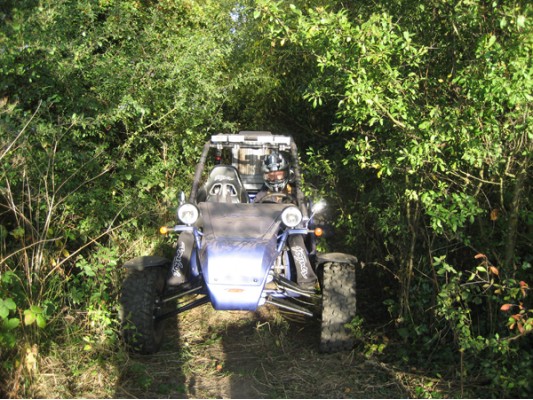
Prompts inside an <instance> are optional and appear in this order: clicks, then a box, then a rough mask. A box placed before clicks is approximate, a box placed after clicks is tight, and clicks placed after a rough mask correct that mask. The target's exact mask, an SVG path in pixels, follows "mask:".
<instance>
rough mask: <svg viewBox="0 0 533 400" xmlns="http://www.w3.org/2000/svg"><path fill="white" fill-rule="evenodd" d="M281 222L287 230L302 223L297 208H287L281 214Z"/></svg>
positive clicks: (300, 214)
mask: <svg viewBox="0 0 533 400" xmlns="http://www.w3.org/2000/svg"><path fill="white" fill-rule="evenodd" d="M281 220H282V221H283V223H284V224H285V225H286V226H288V227H289V228H294V227H296V226H298V224H300V222H302V212H301V211H300V210H299V209H298V207H294V206H291V207H287V208H286V209H285V210H283V212H282V213H281Z"/></svg>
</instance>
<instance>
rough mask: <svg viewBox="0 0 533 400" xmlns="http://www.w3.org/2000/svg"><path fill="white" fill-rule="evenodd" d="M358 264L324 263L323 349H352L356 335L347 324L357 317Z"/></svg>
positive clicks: (321, 341)
mask: <svg viewBox="0 0 533 400" xmlns="http://www.w3.org/2000/svg"><path fill="white" fill-rule="evenodd" d="M355 311H356V297H355V265H353V264H347V263H336V262H330V263H326V264H325V265H324V270H323V282H322V324H321V325H322V326H321V332H320V351H322V352H325V353H333V352H336V351H342V350H350V349H351V348H352V347H353V345H354V337H353V334H352V333H351V332H350V330H349V329H347V328H346V327H345V324H347V323H350V322H351V321H352V319H353V318H354V317H355Z"/></svg>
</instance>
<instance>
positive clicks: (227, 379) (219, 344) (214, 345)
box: [115, 306, 409, 398]
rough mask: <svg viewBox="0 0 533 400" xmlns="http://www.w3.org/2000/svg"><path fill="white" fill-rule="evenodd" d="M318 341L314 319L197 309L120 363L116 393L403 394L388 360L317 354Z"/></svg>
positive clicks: (268, 312) (244, 395) (219, 395)
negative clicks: (156, 345) (158, 341)
mask: <svg viewBox="0 0 533 400" xmlns="http://www.w3.org/2000/svg"><path fill="white" fill-rule="evenodd" d="M169 325H170V324H169ZM317 342H318V325H317V323H316V322H315V323H307V324H305V323H296V322H289V321H287V320H286V319H285V318H283V317H282V316H281V315H280V314H279V313H278V312H277V311H275V310H270V309H267V310H266V311H263V312H261V313H246V312H229V311H225V312H220V311H218V312H217V311H214V310H213V309H212V308H211V307H210V306H205V307H201V308H199V309H195V310H193V311H190V312H188V313H185V314H184V315H181V316H180V317H179V318H177V320H175V321H173V322H172V324H171V326H169V327H168V328H167V339H166V341H165V344H164V346H163V349H162V351H160V352H159V353H157V354H155V355H152V356H131V357H130V358H129V359H128V360H127V361H126V362H125V364H124V365H123V366H120V371H121V377H120V380H119V382H118V384H117V387H116V393H115V397H118V398H400V397H403V398H405V397H409V393H407V391H406V390H405V388H404V386H403V385H402V383H401V382H400V381H399V380H398V379H397V377H396V376H394V375H395V374H393V373H391V370H390V369H388V368H387V366H384V365H382V364H380V363H377V362H372V361H368V360H366V359H364V358H363V357H361V356H359V355H357V354H356V353H355V352H345V353H338V354H321V353H318V352H317Z"/></svg>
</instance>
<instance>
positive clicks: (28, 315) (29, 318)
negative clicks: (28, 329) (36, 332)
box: [24, 310, 36, 326]
mask: <svg viewBox="0 0 533 400" xmlns="http://www.w3.org/2000/svg"><path fill="white" fill-rule="evenodd" d="M35 318H36V315H35V314H34V313H33V312H32V311H31V310H24V325H26V326H27V325H31V324H33V323H34V322H35Z"/></svg>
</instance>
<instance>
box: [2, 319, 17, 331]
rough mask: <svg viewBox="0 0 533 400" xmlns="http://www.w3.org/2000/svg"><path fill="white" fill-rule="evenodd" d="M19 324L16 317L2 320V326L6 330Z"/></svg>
mask: <svg viewBox="0 0 533 400" xmlns="http://www.w3.org/2000/svg"><path fill="white" fill-rule="evenodd" d="M19 325H20V319H18V318H9V319H8V320H6V321H5V322H4V326H5V328H6V329H7V330H8V331H10V330H13V329H15V328H17V327H18V326H19Z"/></svg>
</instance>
